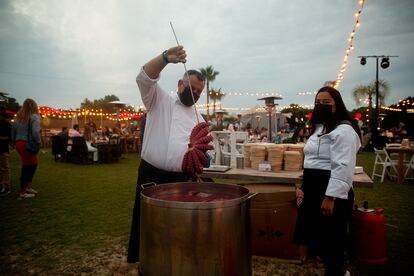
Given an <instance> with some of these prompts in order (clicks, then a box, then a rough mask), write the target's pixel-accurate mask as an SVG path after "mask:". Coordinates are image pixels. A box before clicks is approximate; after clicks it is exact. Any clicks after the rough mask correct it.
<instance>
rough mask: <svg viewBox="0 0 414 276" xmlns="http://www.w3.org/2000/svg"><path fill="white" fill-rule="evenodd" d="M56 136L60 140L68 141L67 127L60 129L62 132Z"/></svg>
mask: <svg viewBox="0 0 414 276" xmlns="http://www.w3.org/2000/svg"><path fill="white" fill-rule="evenodd" d="M57 135H58V136H60V137H61V139H62V140H64V141H68V139H69V129H68V127H65V126H64V127H62V131H61V132H59V133H58V134H57Z"/></svg>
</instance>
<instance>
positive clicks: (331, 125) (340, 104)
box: [310, 86, 361, 137]
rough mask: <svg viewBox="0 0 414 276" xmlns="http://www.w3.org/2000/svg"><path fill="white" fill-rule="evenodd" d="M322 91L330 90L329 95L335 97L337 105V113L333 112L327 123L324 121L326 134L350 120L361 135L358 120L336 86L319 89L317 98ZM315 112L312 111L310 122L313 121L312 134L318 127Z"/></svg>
mask: <svg viewBox="0 0 414 276" xmlns="http://www.w3.org/2000/svg"><path fill="white" fill-rule="evenodd" d="M321 92H328V93H329V95H331V97H332V98H333V99H334V101H335V107H336V111H335V113H333V114H332V116H331V117H330V118H329V119H328V120H326V121H325V123H324V128H325V131H324V133H325V134H326V133H330V132H331V131H332V130H334V129H335V128H336V127H337V126H338V125H339V124H341V123H346V122H343V121H348V122H349V123H351V124H352V127H353V128H354V130H355V132H356V133H357V134H358V136H359V137H360V136H361V132H360V130H359V127H358V125H357V122H356V121H355V120H354V119H353V118H352V116H351V115H350V114H349V112H348V110H347V109H346V107H345V104H344V101H343V100H342V97H341V94H340V93H339V91H338V90H336V89H335V88H333V87H331V86H325V87H322V88H321V89H319V91H318V93H316V96H315V99H316V97H317V96H318V94H319V93H321ZM314 111H315V110H314ZM314 111H313V112H314ZM313 112H312V118H311V120H310V123H311V132H310V134H311V135H312V134H313V133H314V132H315V127H316V123H315V121H314V118H315V116H314V114H313Z"/></svg>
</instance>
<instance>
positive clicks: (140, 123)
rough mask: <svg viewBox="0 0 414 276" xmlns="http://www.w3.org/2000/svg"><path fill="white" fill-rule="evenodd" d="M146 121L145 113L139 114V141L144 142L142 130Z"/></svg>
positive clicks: (143, 130)
mask: <svg viewBox="0 0 414 276" xmlns="http://www.w3.org/2000/svg"><path fill="white" fill-rule="evenodd" d="M146 123H147V113H144V115H142V116H141V118H140V120H139V130H140V135H141V137H140V139H141V143H144V132H145V124H146Z"/></svg>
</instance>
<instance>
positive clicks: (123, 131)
mask: <svg viewBox="0 0 414 276" xmlns="http://www.w3.org/2000/svg"><path fill="white" fill-rule="evenodd" d="M120 132H121V135H122V136H127V135H129V131H128V128H127V126H126V124H122V125H121V130H120Z"/></svg>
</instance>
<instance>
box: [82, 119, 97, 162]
mask: <svg viewBox="0 0 414 276" xmlns="http://www.w3.org/2000/svg"><path fill="white" fill-rule="evenodd" d="M83 138H85V141H86V146H87V147H88V152H93V162H98V149H97V148H95V147H94V146H92V144H95V139H94V138H93V137H92V131H91V128H90V126H88V125H86V126H85V130H84V132H83Z"/></svg>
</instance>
